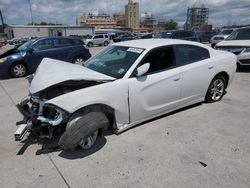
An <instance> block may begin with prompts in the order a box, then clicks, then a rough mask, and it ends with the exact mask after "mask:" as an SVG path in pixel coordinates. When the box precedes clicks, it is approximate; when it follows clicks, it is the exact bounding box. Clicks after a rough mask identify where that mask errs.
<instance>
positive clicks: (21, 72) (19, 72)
mask: <svg viewBox="0 0 250 188" xmlns="http://www.w3.org/2000/svg"><path fill="white" fill-rule="evenodd" d="M10 74H11V76H13V77H15V78H20V77H23V76H25V75H26V74H27V68H26V66H25V65H24V64H23V63H15V64H14V65H12V66H11V68H10Z"/></svg>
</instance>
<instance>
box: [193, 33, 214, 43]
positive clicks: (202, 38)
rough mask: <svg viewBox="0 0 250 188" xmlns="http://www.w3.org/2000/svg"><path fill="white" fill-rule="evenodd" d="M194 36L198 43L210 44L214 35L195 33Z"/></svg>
mask: <svg viewBox="0 0 250 188" xmlns="http://www.w3.org/2000/svg"><path fill="white" fill-rule="evenodd" d="M196 35H197V37H198V39H199V41H200V42H210V40H211V38H212V37H213V36H214V35H215V33H213V32H207V31H197V32H196Z"/></svg>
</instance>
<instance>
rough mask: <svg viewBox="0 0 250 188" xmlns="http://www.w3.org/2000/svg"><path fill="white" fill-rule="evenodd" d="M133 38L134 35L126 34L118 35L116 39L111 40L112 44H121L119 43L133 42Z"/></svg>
mask: <svg viewBox="0 0 250 188" xmlns="http://www.w3.org/2000/svg"><path fill="white" fill-rule="evenodd" d="M134 38H135V36H134V35H131V34H127V35H120V36H118V37H115V38H113V41H114V42H121V41H127V40H133V39H134Z"/></svg>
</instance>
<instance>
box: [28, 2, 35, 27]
mask: <svg viewBox="0 0 250 188" xmlns="http://www.w3.org/2000/svg"><path fill="white" fill-rule="evenodd" d="M28 1H29V5H30V17H31V24H32V25H34V21H33V14H32V8H31V2H30V0H28Z"/></svg>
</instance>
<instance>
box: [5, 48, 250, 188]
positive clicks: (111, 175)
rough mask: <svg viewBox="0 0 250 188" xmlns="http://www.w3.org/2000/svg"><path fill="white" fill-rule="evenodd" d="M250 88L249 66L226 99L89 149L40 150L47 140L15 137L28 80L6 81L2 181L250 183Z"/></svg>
mask: <svg viewBox="0 0 250 188" xmlns="http://www.w3.org/2000/svg"><path fill="white" fill-rule="evenodd" d="M102 48H103V47H93V48H90V50H91V53H92V54H96V53H97V52H98V51H100V50H101V49H102ZM249 93H250V71H239V72H237V73H236V76H235V79H234V81H233V83H232V84H231V85H230V86H229V88H228V89H227V94H226V95H225V96H224V98H223V99H222V100H221V101H220V102H217V103H211V104H207V103H206V104H204V103H203V104H198V105H195V106H192V107H190V108H186V109H183V110H180V111H178V112H175V113H171V114H168V115H165V116H162V117H160V118H157V119H154V120H152V121H149V122H146V123H143V124H141V125H140V126H136V127H134V128H132V129H130V130H128V131H126V132H124V133H122V134H119V135H116V134H113V133H112V132H108V134H107V135H106V136H105V138H103V139H101V140H99V141H98V143H97V145H96V146H95V147H94V148H93V149H91V150H89V151H82V150H76V151H74V152H65V151H57V152H51V153H47V154H41V155H36V152H37V150H39V149H41V148H42V146H43V144H44V143H43V142H41V141H40V140H33V141H32V140H31V139H29V138H28V139H27V140H26V142H23V143H19V142H15V141H14V136H13V133H14V132H15V130H16V126H15V123H16V122H17V121H19V120H21V115H20V114H19V112H18V110H17V108H16V107H15V105H16V104H17V103H18V102H20V100H21V99H22V98H23V97H25V96H27V94H28V84H27V80H26V79H25V78H20V79H12V78H11V79H3V80H0V120H1V125H0V174H1V175H0V183H1V184H0V187H2V188H5V187H6V188H12V187H36V188H39V187H41V188H44V187H76V188H78V187H86V188H98V187H101V188H111V187H115V188H126V187H129V188H130V187H136V188H140V187H143V188H147V187H148V188H154V187H159V188H163V187H171V188H180V187H185V188H196V187H197V188H198V187H199V188H200V187H202V188H215V187H216V188H222V187H223V188H229V187H237V188H238V187H240V188H249V187H250V100H249Z"/></svg>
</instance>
